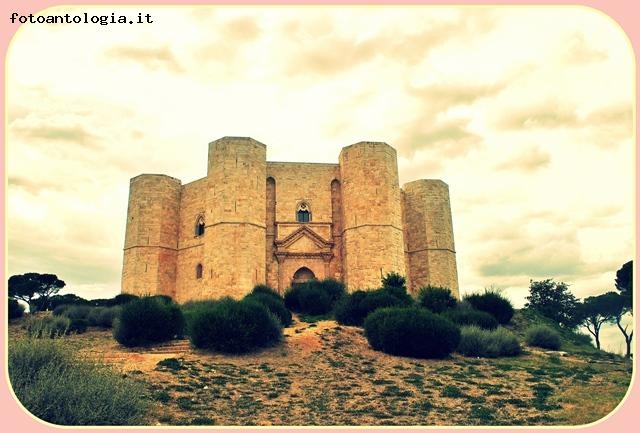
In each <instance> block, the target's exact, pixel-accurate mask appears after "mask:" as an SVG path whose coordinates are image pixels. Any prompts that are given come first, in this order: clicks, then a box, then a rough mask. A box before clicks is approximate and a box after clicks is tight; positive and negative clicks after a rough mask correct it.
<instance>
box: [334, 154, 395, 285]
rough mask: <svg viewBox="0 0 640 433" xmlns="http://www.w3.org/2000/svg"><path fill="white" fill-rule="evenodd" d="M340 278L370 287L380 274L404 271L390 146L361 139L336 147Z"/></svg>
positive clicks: (378, 283) (378, 280)
mask: <svg viewBox="0 0 640 433" xmlns="http://www.w3.org/2000/svg"><path fill="white" fill-rule="evenodd" d="M340 174H341V179H342V203H343V204H342V213H343V225H344V229H343V245H344V281H345V284H347V286H348V287H350V288H351V287H358V288H375V287H377V286H379V285H380V275H381V274H382V275H384V274H386V273H389V272H397V273H400V274H402V275H405V274H406V270H405V257H404V244H403V238H402V210H401V196H400V186H399V184H398V163H397V160H396V151H395V149H393V148H392V147H391V146H389V145H387V144H385V143H372V142H362V143H357V144H354V145H351V146H348V147H345V148H344V149H342V152H340Z"/></svg>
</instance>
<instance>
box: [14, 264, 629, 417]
mask: <svg viewBox="0 0 640 433" xmlns="http://www.w3.org/2000/svg"><path fill="white" fill-rule="evenodd" d="M532 286H533V283H532ZM65 296H66V295H65ZM57 299H58V298H55V297H53V298H50V299H49V303H56V301H57ZM73 303H74V305H57V306H56V307H55V310H54V312H53V315H51V314H50V313H47V312H45V313H38V314H35V315H34V314H29V315H28V317H26V318H17V319H16V320H14V321H12V322H11V326H10V328H9V329H10V352H11V353H12V354H13V355H14V358H12V359H13V361H11V364H10V369H9V373H10V377H11V380H12V382H13V383H14V385H15V386H16V393H17V394H18V395H19V396H20V398H21V399H22V401H23V402H24V403H25V405H26V406H27V407H28V408H29V409H31V410H32V411H33V412H34V413H35V414H37V415H38V416H41V417H43V419H46V420H48V421H50V422H54V423H62V424H70V425H76V424H169V425H185V424H189V425H194V424H202V425H205V424H217V425H346V424H355V425H576V424H584V423H589V422H592V421H596V420H597V419H599V418H601V417H603V416H605V415H606V414H607V413H609V412H610V411H611V410H613V408H615V406H616V405H617V404H618V403H619V402H620V400H621V399H622V397H623V396H624V394H625V393H626V391H627V388H628V384H629V380H630V377H631V368H632V364H631V362H630V360H629V359H625V358H622V357H620V356H617V355H613V354H608V353H606V352H602V351H600V350H598V349H597V348H594V347H593V345H592V344H591V340H590V338H589V337H588V336H585V335H582V334H578V333H576V332H575V328H573V327H571V326H568V324H567V323H559V321H558V320H554V319H553V318H551V317H548V316H547V315H544V314H543V313H541V311H539V310H536V309H534V308H526V309H522V310H514V308H513V306H512V305H511V303H510V302H509V300H508V299H507V298H506V297H504V296H503V295H502V294H501V293H499V292H496V291H494V290H487V291H485V292H484V293H476V294H471V295H467V296H465V297H464V298H463V299H462V300H461V301H460V300H458V299H456V298H455V297H453V296H452V295H451V293H450V292H449V291H448V290H447V289H445V288H439V287H425V288H423V289H422V290H421V291H420V292H419V294H418V296H417V299H413V298H412V297H411V296H409V295H408V294H407V292H406V288H405V287H404V278H403V277H401V276H399V275H397V274H390V275H388V276H387V277H385V278H384V279H383V280H382V284H381V287H380V288H378V289H376V290H371V291H356V292H354V293H351V294H346V293H345V290H344V287H343V286H342V284H341V283H339V282H337V281H335V280H324V281H310V282H308V283H305V284H302V285H299V286H296V287H292V288H291V289H290V290H288V291H287V292H286V293H285V296H284V297H283V296H281V295H280V294H278V293H277V292H275V291H274V290H273V289H271V288H269V287H266V286H257V287H256V288H255V289H254V290H253V292H252V293H250V294H249V295H247V296H246V297H245V298H244V299H242V300H233V299H230V298H226V299H218V300H207V301H197V302H189V303H186V304H184V305H177V304H175V303H174V302H173V301H172V300H171V298H169V297H167V296H152V297H148V296H147V297H142V298H138V297H135V296H124V297H123V296H120V297H119V298H118V299H115V298H114V299H113V300H101V301H100V303H99V305H100V306H96V304H95V303H94V304H91V303H88V301H83V300H80V299H73ZM287 307H288V308H287ZM289 310H293V311H294V312H296V314H294V315H293V317H292V315H291V312H290V311H289ZM334 317H335V318H336V319H337V322H336V321H335V320H333V318H334ZM563 317H565V316H563ZM566 317H570V316H566ZM571 317H573V316H571ZM150 323H153V324H154V325H153V326H149V324H150ZM111 328H113V329H111ZM114 338H115V339H114ZM185 338H188V339H189V340H186V339H185ZM50 339H53V340H50ZM116 340H117V341H116ZM47 341H51V343H52V344H55V347H56V348H57V349H56V350H52V349H51V348H47V347H48V346H47V347H45V346H46V345H47V344H48V343H46V342H47ZM45 343H46V344H45ZM38 348H40V349H38ZM60 353H65V354H68V356H67V357H66V358H65V363H66V364H65V365H69V366H70V367H69V368H70V369H73V370H74V372H76V373H78V374H87V375H89V376H90V377H87V378H82V377H80V376H78V374H75V373H74V374H75V375H66V374H64V375H63V374H55V372H54V373H51V371H53V370H51V369H50V368H49V367H47V368H45V369H42V368H39V367H37V366H38V365H57V364H59V363H58V362H57V361H56V359H57V358H56V357H57V356H59V354H60ZM18 355H19V356H18ZM16 356H17V357H16ZM51 357H53V358H51ZM49 358H51V359H49ZM93 361H99V363H106V364H107V365H108V366H109V367H108V368H97V367H96V366H95V364H94V363H93ZM36 367H37V368H36ZM34 368H35V370H34ZM38 368H39V369H38ZM52 368H53V367H52ZM65 368H66V367H65ZM49 370H51V371H49ZM56 371H58V370H56ZM60 371H62V370H60ZM65 371H66V370H65ZM118 371H120V372H124V373H125V374H124V377H122V375H121V374H119V373H118ZM70 377H71V378H73V381H76V382H78V383H80V382H82V383H83V384H85V385H83V386H82V387H81V389H82V390H83V391H84V392H85V393H86V395H87V397H86V399H85V398H84V397H82V398H83V399H85V400H86V401H84V402H83V405H82V407H81V409H82V411H81V412H80V413H79V414H76V411H77V410H79V409H78V408H79V407H80V406H79V405H78V403H77V398H79V397H78V396H79V395H80V394H78V393H76V391H75V386H74V385H73V383H71V382H69V378H70ZM110 386H112V387H113V386H115V387H117V392H116V391H113V392H110V391H108V389H109V387H110ZM47 399H54V400H55V401H56V405H55V406H51V405H49V404H48V403H47ZM156 405H157V406H158V408H157V410H156V409H155V408H154V406H156ZM149 406H150V407H151V408H150V409H149V410H148V411H147V410H145V408H146V407H149ZM160 406H162V410H160ZM52 407H53V409H50V410H48V411H47V410H44V409H43V408H52ZM103 407H113V408H115V409H114V410H113V415H112V416H110V415H109V411H106V412H104V411H102V412H99V411H98V410H97V408H103ZM127 408H131V409H132V410H133V412H131V413H128V412H127ZM94 413H95V414H98V413H100V416H101V417H100V418H91V417H90V416H88V415H90V414H94Z"/></svg>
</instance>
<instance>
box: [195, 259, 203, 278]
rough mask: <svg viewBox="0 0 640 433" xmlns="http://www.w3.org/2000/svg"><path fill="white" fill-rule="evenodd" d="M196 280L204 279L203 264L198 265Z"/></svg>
mask: <svg viewBox="0 0 640 433" xmlns="http://www.w3.org/2000/svg"><path fill="white" fill-rule="evenodd" d="M196 278H197V279H200V278H202V264H200V263H198V264H197V265H196Z"/></svg>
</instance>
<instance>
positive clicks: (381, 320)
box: [364, 307, 460, 358]
mask: <svg viewBox="0 0 640 433" xmlns="http://www.w3.org/2000/svg"><path fill="white" fill-rule="evenodd" d="M364 334H365V336H366V337H367V340H368V341H369V344H370V345H371V347H372V348H373V349H375V350H380V351H382V352H385V353H389V354H391V355H400V356H413V357H418V358H444V357H445V356H447V355H449V354H450V353H451V352H453V351H454V350H455V348H456V347H457V345H458V342H459V341H460V330H459V329H458V327H457V326H455V325H454V324H453V323H451V322H450V321H449V320H447V319H444V318H442V317H440V316H438V315H436V314H433V313H431V312H429V311H427V310H423V309H418V308H398V307H393V308H382V309H379V310H376V311H374V312H373V313H371V314H370V315H369V316H368V317H367V318H366V319H365V321H364Z"/></svg>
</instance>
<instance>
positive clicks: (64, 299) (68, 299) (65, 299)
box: [48, 293, 90, 310]
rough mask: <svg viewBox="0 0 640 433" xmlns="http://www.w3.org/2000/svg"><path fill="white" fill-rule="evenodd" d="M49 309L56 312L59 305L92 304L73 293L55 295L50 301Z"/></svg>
mask: <svg viewBox="0 0 640 433" xmlns="http://www.w3.org/2000/svg"><path fill="white" fill-rule="evenodd" d="M48 303H49V308H50V309H52V310H55V309H56V307H58V306H59V305H89V304H90V302H89V301H87V300H86V299H84V298H81V297H80V296H78V295H75V294H73V293H67V294H65V295H53V296H51V297H50V298H49V299H48Z"/></svg>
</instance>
